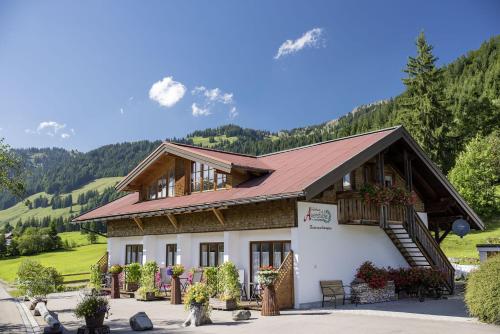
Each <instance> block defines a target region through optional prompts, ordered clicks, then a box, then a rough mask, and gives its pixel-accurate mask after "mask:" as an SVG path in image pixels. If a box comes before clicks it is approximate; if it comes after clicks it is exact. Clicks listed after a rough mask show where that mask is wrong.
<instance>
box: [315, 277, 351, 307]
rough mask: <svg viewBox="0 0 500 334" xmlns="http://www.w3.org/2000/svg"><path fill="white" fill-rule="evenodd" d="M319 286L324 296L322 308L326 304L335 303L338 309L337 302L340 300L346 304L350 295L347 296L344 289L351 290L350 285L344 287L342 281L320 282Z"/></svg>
mask: <svg viewBox="0 0 500 334" xmlns="http://www.w3.org/2000/svg"><path fill="white" fill-rule="evenodd" d="M319 285H320V287H321V293H322V294H323V300H322V302H321V307H325V302H333V303H334V306H335V307H337V301H340V300H342V305H344V304H345V300H346V297H347V296H349V295H348V294H346V292H345V290H344V288H349V289H350V288H351V286H350V285H343V284H342V281H341V280H333V281H319ZM349 298H350V296H349ZM349 298H348V299H349Z"/></svg>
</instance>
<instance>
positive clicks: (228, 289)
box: [209, 261, 241, 311]
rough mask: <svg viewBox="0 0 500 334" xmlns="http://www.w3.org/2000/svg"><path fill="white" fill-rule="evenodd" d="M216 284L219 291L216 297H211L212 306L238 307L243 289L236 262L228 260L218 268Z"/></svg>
mask: <svg viewBox="0 0 500 334" xmlns="http://www.w3.org/2000/svg"><path fill="white" fill-rule="evenodd" d="M216 286H217V289H216V291H217V293H216V296H215V298H210V302H209V304H210V306H211V307H212V308H216V309H222V310H228V311H231V310H234V309H236V307H237V306H238V304H237V301H238V299H239V298H240V294H241V291H240V283H239V275H238V270H237V269H236V266H235V265H234V263H232V262H230V261H228V262H225V263H223V264H222V265H220V266H219V267H218V268H217V275H216Z"/></svg>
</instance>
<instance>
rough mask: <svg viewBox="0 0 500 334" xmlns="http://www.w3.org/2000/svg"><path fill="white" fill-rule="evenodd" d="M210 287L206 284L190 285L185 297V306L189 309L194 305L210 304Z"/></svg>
mask: <svg viewBox="0 0 500 334" xmlns="http://www.w3.org/2000/svg"><path fill="white" fill-rule="evenodd" d="M209 297H210V295H209V291H208V287H207V285H206V284H204V283H195V284H193V285H190V286H189V287H188V289H187V291H186V294H185V295H184V306H185V308H186V309H189V307H190V306H191V304H192V303H198V304H208V299H209Z"/></svg>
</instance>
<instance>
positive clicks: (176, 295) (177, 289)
mask: <svg viewBox="0 0 500 334" xmlns="http://www.w3.org/2000/svg"><path fill="white" fill-rule="evenodd" d="M170 304H174V305H177V304H182V299H181V281H180V279H179V277H172V293H171V297H170Z"/></svg>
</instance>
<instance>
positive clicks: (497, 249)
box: [476, 244, 500, 262]
mask: <svg viewBox="0 0 500 334" xmlns="http://www.w3.org/2000/svg"><path fill="white" fill-rule="evenodd" d="M476 248H477V251H478V252H479V260H480V261H481V262H484V261H486V260H487V259H488V258H489V257H491V256H494V255H500V244H479V245H476Z"/></svg>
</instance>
